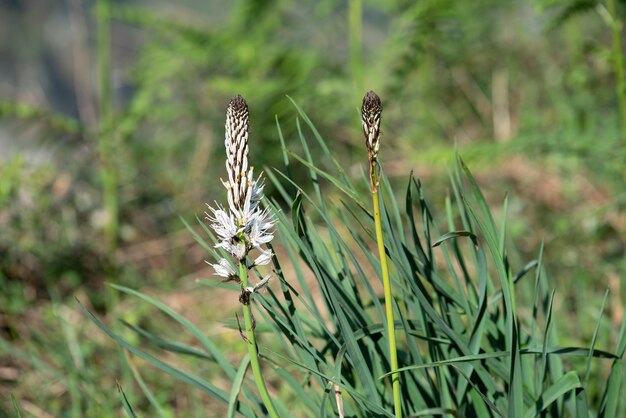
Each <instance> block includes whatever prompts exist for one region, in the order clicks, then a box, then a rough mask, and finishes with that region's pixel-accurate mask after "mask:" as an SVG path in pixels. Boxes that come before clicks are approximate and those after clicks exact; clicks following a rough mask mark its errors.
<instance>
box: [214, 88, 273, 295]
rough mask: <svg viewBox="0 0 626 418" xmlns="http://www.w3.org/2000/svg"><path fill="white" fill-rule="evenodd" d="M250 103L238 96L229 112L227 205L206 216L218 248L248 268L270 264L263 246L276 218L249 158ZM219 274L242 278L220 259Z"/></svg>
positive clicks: (265, 278) (227, 115) (226, 142)
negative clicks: (264, 205)
mask: <svg viewBox="0 0 626 418" xmlns="http://www.w3.org/2000/svg"><path fill="white" fill-rule="evenodd" d="M248 124H249V123H248V105H247V104H246V101H245V100H244V98H243V97H241V96H235V97H234V98H233V99H232V100H231V101H230V104H229V105H228V110H227V111H226V137H225V141H224V145H225V147H226V172H227V174H228V179H227V180H222V183H223V184H224V187H225V188H226V191H227V197H228V208H224V207H222V206H220V205H219V204H217V203H216V204H215V207H212V206H209V205H207V206H208V207H209V212H207V219H208V220H209V222H210V223H211V228H212V229H213V231H215V234H216V235H217V239H218V242H217V244H215V247H216V248H222V249H224V250H225V251H226V252H227V253H229V254H230V255H231V256H232V257H233V258H234V259H235V260H236V261H237V264H238V263H245V265H246V267H248V268H249V269H250V268H252V267H254V266H261V265H266V264H269V262H270V261H271V257H272V252H271V250H269V249H267V248H266V247H264V246H265V245H266V244H268V243H269V242H270V241H271V240H272V239H273V238H274V235H273V232H272V229H273V227H274V219H273V217H272V215H271V213H270V212H269V210H268V209H264V208H262V207H261V206H260V202H261V199H262V198H263V188H264V183H263V180H262V177H261V176H260V175H259V177H257V178H256V179H255V178H254V168H253V167H251V166H250V164H249V161H248ZM252 250H256V251H257V252H258V253H259V254H258V255H257V257H256V258H254V260H253V261H252V263H251V264H250V263H249V262H247V261H246V259H247V257H248V255H249V254H250V252H251V251H252ZM211 266H213V268H214V269H215V274H216V275H217V276H221V277H224V278H225V279H226V280H235V281H239V275H238V273H237V272H236V271H235V269H234V268H233V264H232V263H231V262H230V261H229V260H228V259H226V258H221V259H220V260H219V261H218V262H217V263H216V264H211ZM268 280H269V276H266V277H264V278H263V279H262V280H261V281H260V282H259V284H257V285H256V286H254V287H249V288H248V289H244V290H247V291H248V292H254V291H255V290H257V289H259V288H260V287H262V286H265V285H266V284H267V282H268Z"/></svg>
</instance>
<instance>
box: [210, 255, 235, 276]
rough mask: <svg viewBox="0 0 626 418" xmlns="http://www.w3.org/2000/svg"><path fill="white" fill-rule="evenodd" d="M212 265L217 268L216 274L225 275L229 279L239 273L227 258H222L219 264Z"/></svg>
mask: <svg viewBox="0 0 626 418" xmlns="http://www.w3.org/2000/svg"><path fill="white" fill-rule="evenodd" d="M209 264H210V263H209ZM211 266H212V267H213V268H214V269H215V275H216V276H221V277H225V278H227V279H232V278H234V277H237V273H235V269H233V266H232V264H231V263H230V261H228V260H227V259H225V258H222V259H221V260H220V261H219V263H217V264H211Z"/></svg>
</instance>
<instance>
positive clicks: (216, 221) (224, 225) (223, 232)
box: [207, 205, 241, 241]
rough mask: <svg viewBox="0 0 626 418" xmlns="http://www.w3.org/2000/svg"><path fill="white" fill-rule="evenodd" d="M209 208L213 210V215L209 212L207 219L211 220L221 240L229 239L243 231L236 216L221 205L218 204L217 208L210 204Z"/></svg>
mask: <svg viewBox="0 0 626 418" xmlns="http://www.w3.org/2000/svg"><path fill="white" fill-rule="evenodd" d="M207 206H208V205H207ZM209 210H211V212H212V213H213V216H211V215H209V214H208V213H207V219H208V220H209V221H210V222H211V228H213V230H214V231H215V233H216V234H217V236H218V238H219V240H220V241H229V240H231V239H233V238H234V237H236V236H237V234H239V233H240V232H241V230H240V228H239V227H238V226H237V222H236V221H235V217H234V216H233V215H232V214H228V213H227V212H226V211H225V210H224V209H222V208H221V207H220V206H219V205H217V209H214V208H212V207H211V206H209Z"/></svg>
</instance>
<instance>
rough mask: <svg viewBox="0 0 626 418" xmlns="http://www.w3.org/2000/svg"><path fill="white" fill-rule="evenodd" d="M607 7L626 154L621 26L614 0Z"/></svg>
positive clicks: (608, 2)
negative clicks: (609, 16)
mask: <svg viewBox="0 0 626 418" xmlns="http://www.w3.org/2000/svg"><path fill="white" fill-rule="evenodd" d="M607 9H608V11H609V14H610V15H611V32H612V33H613V64H614V65H615V78H616V79H617V80H616V81H617V83H616V84H617V101H618V106H619V116H620V125H621V132H622V141H624V153H625V154H626V79H625V78H624V52H623V51H622V39H621V32H622V26H621V24H620V21H619V18H618V16H617V9H616V5H615V0H607Z"/></svg>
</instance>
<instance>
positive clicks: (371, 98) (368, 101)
mask: <svg viewBox="0 0 626 418" xmlns="http://www.w3.org/2000/svg"><path fill="white" fill-rule="evenodd" d="M382 112H383V105H382V103H381V101H380V97H378V95H377V94H376V93H374V92H373V91H368V92H367V94H365V97H363V105H362V106H361V123H362V125H363V134H364V135H365V145H366V146H367V152H368V154H369V157H370V161H375V160H376V158H377V157H378V149H379V148H380V118H381V115H382Z"/></svg>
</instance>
